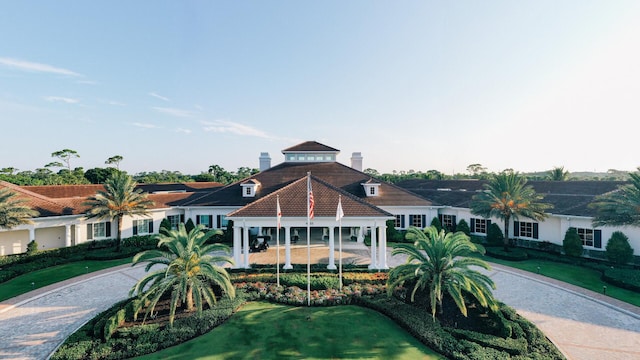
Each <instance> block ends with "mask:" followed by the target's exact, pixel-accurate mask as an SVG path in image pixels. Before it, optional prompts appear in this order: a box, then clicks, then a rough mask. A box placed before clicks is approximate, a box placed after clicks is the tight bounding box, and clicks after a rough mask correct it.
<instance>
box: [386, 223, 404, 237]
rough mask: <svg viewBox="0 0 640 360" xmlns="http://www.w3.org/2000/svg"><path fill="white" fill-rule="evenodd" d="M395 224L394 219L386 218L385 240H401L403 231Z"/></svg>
mask: <svg viewBox="0 0 640 360" xmlns="http://www.w3.org/2000/svg"><path fill="white" fill-rule="evenodd" d="M395 226H396V222H395V221H394V220H387V241H391V242H403V241H404V235H405V231H400V230H398V229H396V227H395Z"/></svg>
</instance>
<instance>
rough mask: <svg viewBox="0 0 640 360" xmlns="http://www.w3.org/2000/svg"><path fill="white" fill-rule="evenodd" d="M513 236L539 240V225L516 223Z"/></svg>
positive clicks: (514, 223)
mask: <svg viewBox="0 0 640 360" xmlns="http://www.w3.org/2000/svg"><path fill="white" fill-rule="evenodd" d="M513 236H515V237H528V238H532V239H537V238H538V223H532V222H524V221H514V222H513Z"/></svg>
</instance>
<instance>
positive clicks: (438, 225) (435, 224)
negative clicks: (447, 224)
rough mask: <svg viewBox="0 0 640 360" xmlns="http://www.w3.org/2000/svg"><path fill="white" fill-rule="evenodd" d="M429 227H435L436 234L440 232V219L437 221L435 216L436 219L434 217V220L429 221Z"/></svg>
mask: <svg viewBox="0 0 640 360" xmlns="http://www.w3.org/2000/svg"><path fill="white" fill-rule="evenodd" d="M430 225H431V226H435V227H436V229H438V232H440V231H441V230H442V222H441V221H440V219H438V217H437V216H436V217H434V218H433V219H432V220H431V224H430Z"/></svg>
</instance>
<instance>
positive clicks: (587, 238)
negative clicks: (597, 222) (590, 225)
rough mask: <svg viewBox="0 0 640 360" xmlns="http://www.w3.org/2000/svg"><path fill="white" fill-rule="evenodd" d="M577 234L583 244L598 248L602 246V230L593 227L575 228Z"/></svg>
mask: <svg viewBox="0 0 640 360" xmlns="http://www.w3.org/2000/svg"><path fill="white" fill-rule="evenodd" d="M576 230H577V231H578V236H580V240H582V245H583V246H592V247H595V248H598V249H601V248H602V231H601V230H594V229H583V228H576Z"/></svg>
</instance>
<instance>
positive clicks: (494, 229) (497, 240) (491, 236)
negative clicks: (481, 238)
mask: <svg viewBox="0 0 640 360" xmlns="http://www.w3.org/2000/svg"><path fill="white" fill-rule="evenodd" d="M487 243H488V244H490V245H503V244H504V234H503V233H502V230H501V229H500V227H499V226H498V224H496V223H491V225H489V228H488V229H487Z"/></svg>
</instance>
